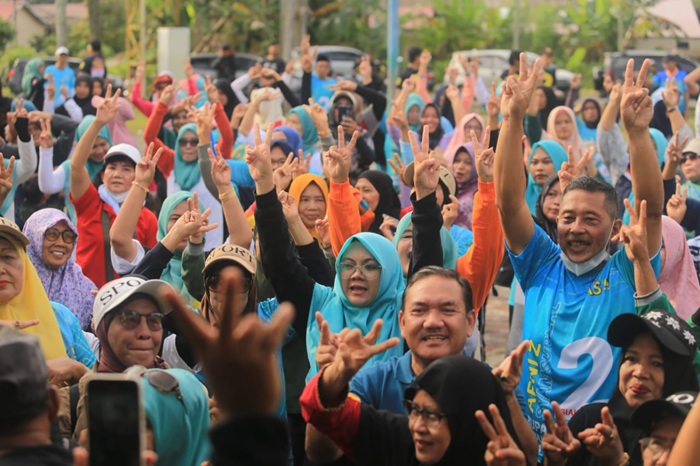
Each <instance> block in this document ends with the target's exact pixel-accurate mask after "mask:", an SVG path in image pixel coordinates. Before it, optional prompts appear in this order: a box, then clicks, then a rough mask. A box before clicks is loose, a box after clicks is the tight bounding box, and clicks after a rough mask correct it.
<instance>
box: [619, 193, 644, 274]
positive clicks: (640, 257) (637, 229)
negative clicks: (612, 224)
mask: <svg viewBox="0 0 700 466" xmlns="http://www.w3.org/2000/svg"><path fill="white" fill-rule="evenodd" d="M624 202H625V209H627V213H628V214H629V216H630V223H629V225H623V226H622V227H621V228H620V232H619V233H618V234H617V235H615V237H613V240H615V241H620V242H622V243H623V244H624V245H625V253H626V254H627V258H628V259H629V260H630V261H632V262H636V261H639V262H643V261H648V260H649V248H648V246H647V201H646V200H644V201H642V202H641V204H640V205H639V217H638V216H637V214H636V212H635V209H634V207H632V204H631V203H630V201H629V199H625V201H624Z"/></svg>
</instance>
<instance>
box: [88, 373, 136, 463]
mask: <svg viewBox="0 0 700 466" xmlns="http://www.w3.org/2000/svg"><path fill="white" fill-rule="evenodd" d="M123 377H124V376H123V375H112V374H105V375H99V376H97V377H96V378H94V379H92V380H90V381H89V382H88V384H87V413H88V443H89V451H90V466H144V464H143V459H142V458H143V455H142V452H143V451H144V449H145V444H146V421H145V419H146V418H145V413H144V410H143V404H142V402H141V398H142V395H141V385H140V383H139V382H138V381H137V380H126V379H124V378H123Z"/></svg>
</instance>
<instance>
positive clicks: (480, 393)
mask: <svg viewBox="0 0 700 466" xmlns="http://www.w3.org/2000/svg"><path fill="white" fill-rule="evenodd" d="M419 390H425V391H426V392H427V393H428V394H429V395H430V396H431V397H432V398H433V399H434V400H435V401H436V402H437V403H438V405H439V406H440V410H441V411H442V412H443V413H445V417H446V419H447V425H448V427H449V429H450V436H451V440H450V446H449V447H448V448H447V451H446V452H445V455H444V456H443V457H442V459H441V460H440V461H439V462H438V463H437V465H439V466H449V465H460V466H463V465H469V466H482V465H485V464H486V463H485V461H484V452H485V451H486V446H487V445H488V443H489V439H488V437H486V434H484V432H483V431H482V430H481V426H480V425H479V422H478V421H477V420H476V417H475V416H474V413H475V412H476V411H478V410H482V411H484V413H486V416H487V417H488V418H489V419H491V416H490V414H489V411H488V406H489V405H490V404H495V405H496V406H497V407H498V410H499V411H500V413H501V417H502V418H503V421H504V422H505V424H506V427H507V428H508V431H509V432H510V435H511V436H512V437H513V439H514V440H515V441H516V442H518V443H519V441H518V436H517V434H516V432H515V429H514V428H513V424H512V422H511V419H510V411H509V409H508V405H507V404H506V396H505V394H504V393H503V389H502V388H501V385H500V382H499V381H498V380H497V379H496V377H494V375H493V374H492V373H491V371H490V370H489V369H488V368H487V367H486V366H485V365H484V364H483V363H481V362H479V361H477V360H475V359H473V358H470V357H467V356H448V357H445V358H441V359H438V360H437V361H435V362H433V363H432V364H430V366H428V368H427V369H425V371H423V372H422V373H421V374H420V375H419V376H418V377H416V379H415V380H414V381H413V383H412V384H411V385H409V387H408V388H407V389H406V392H405V396H404V398H405V399H407V400H413V398H414V397H415V396H416V393H417V392H418V391H419ZM361 409H362V412H361V414H360V426H359V429H358V437H357V439H356V447H357V450H356V451H357V464H383V465H387V466H393V465H397V466H398V465H401V466H405V465H417V464H418V460H417V459H416V455H415V446H414V444H413V439H412V436H411V432H410V430H409V428H408V419H407V418H406V416H398V415H395V414H390V413H387V412H385V411H377V410H375V409H374V408H371V407H370V406H369V405H364V404H363V405H362V406H361Z"/></svg>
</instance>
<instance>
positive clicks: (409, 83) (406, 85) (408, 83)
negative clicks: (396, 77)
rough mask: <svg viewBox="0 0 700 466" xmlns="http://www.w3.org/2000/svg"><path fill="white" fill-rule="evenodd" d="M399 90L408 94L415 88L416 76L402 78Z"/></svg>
mask: <svg viewBox="0 0 700 466" xmlns="http://www.w3.org/2000/svg"><path fill="white" fill-rule="evenodd" d="M401 90H402V91H404V92H406V93H408V94H410V93H412V92H413V91H415V90H416V78H414V77H413V76H411V77H410V78H407V79H404V80H403V82H402V83H401Z"/></svg>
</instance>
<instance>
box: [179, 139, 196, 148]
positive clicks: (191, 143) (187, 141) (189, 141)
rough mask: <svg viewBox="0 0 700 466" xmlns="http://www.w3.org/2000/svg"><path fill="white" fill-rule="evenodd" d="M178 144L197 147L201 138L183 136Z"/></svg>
mask: <svg viewBox="0 0 700 466" xmlns="http://www.w3.org/2000/svg"><path fill="white" fill-rule="evenodd" d="M177 143H178V144H180V145H181V146H188V145H189V146H192V147H197V144H199V139H185V138H181V139H179V140H178V141H177Z"/></svg>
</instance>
